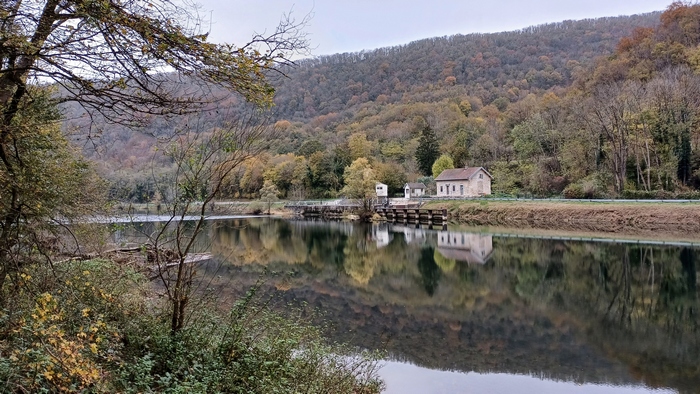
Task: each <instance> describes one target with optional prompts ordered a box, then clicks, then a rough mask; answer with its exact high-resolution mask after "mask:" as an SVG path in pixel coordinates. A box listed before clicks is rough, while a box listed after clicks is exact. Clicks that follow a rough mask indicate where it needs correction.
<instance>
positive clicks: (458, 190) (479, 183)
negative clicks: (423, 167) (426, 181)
mask: <svg viewBox="0 0 700 394" xmlns="http://www.w3.org/2000/svg"><path fill="white" fill-rule="evenodd" d="M492 180H493V177H492V176H491V174H489V173H488V172H487V171H486V170H485V169H484V168H483V167H465V168H453V169H449V170H445V171H443V172H442V173H440V175H438V177H437V178H435V184H436V187H437V196H438V197H479V196H486V195H489V194H491V181H492Z"/></svg>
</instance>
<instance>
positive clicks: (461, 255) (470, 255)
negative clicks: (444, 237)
mask: <svg viewBox="0 0 700 394" xmlns="http://www.w3.org/2000/svg"><path fill="white" fill-rule="evenodd" d="M437 251H438V252H440V254H441V255H443V257H445V258H446V259H451V260H456V261H465V262H467V263H469V264H486V262H487V261H488V260H489V258H491V253H489V254H487V255H486V256H483V257H482V256H479V255H478V254H477V253H474V251H473V250H471V249H456V248H445V247H442V246H440V247H438V248H437Z"/></svg>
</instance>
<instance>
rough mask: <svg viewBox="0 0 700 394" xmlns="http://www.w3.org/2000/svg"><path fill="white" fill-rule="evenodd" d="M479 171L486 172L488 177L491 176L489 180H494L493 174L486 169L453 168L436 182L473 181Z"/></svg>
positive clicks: (441, 174)
mask: <svg viewBox="0 0 700 394" xmlns="http://www.w3.org/2000/svg"><path fill="white" fill-rule="evenodd" d="M479 170H482V171H484V173H485V174H486V175H488V176H489V178H491V179H493V177H492V176H491V174H489V172H488V171H486V170H485V169H484V167H464V168H452V169H449V170H445V171H443V172H441V173H440V175H438V177H437V178H435V180H436V181H460V180H464V179H471V178H472V177H473V176H474V175H476V174H477V173H478V172H479Z"/></svg>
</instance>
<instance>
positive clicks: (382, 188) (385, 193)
mask: <svg viewBox="0 0 700 394" xmlns="http://www.w3.org/2000/svg"><path fill="white" fill-rule="evenodd" d="M374 189H375V191H376V192H377V197H378V198H381V197H389V187H388V186H387V185H385V184H383V183H379V182H377V184H376V185H374Z"/></svg>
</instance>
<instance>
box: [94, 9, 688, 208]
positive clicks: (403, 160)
mask: <svg viewBox="0 0 700 394" xmlns="http://www.w3.org/2000/svg"><path fill="white" fill-rule="evenodd" d="M699 10H700V6H697V5H686V4H683V3H673V4H672V5H670V6H669V8H668V9H667V10H666V11H665V12H663V13H652V14H644V15H636V16H628V17H616V18H602V19H595V20H584V21H566V22H561V23H556V24H549V25H542V26H536V27H531V28H527V29H523V30H521V31H516V32H507V33H497V34H471V35H466V36H461V35H458V36H452V37H443V38H432V39H426V40H420V41H416V42H412V43H409V44H406V45H403V46H398V47H391V48H381V49H377V50H373V51H368V52H360V53H346V54H337V55H331V56H323V57H320V58H316V59H308V60H302V61H300V62H299V63H298V64H297V65H296V67H294V68H288V69H285V70H283V72H284V74H285V75H284V76H280V77H279V78H277V79H276V81H275V87H276V95H275V106H274V108H273V113H274V114H273V115H272V117H271V121H272V122H274V126H275V128H276V129H277V130H279V131H280V134H279V137H278V138H275V139H274V140H272V141H268V143H269V149H267V150H266V151H265V152H263V153H262V154H260V155H258V156H256V157H254V158H252V159H250V160H248V161H247V162H246V163H244V164H243V165H242V166H241V168H240V171H238V172H236V173H234V174H233V175H232V176H231V178H230V179H229V180H228V183H227V185H226V188H225V190H224V192H225V193H224V195H223V196H222V197H223V198H239V197H243V198H256V197H258V193H259V191H260V189H261V188H262V187H263V184H264V183H265V182H268V184H270V185H274V186H275V188H276V189H277V191H278V194H279V196H280V197H286V198H311V197H312V198H319V197H335V196H339V195H346V196H353V197H361V196H362V195H363V194H367V193H369V190H352V189H353V188H352V187H349V186H348V185H346V183H345V178H346V177H347V176H352V174H351V173H350V172H352V171H354V172H356V173H358V172H361V173H362V174H363V175H362V176H364V177H368V178H371V180H372V181H374V180H376V181H381V182H384V183H386V184H388V185H389V187H390V193H392V194H393V193H398V192H400V189H401V187H402V186H403V184H404V183H405V182H406V181H414V180H420V181H423V182H427V183H430V182H431V178H430V177H431V176H433V175H437V174H432V168H431V167H432V163H433V162H435V161H436V160H437V159H438V157H440V156H445V157H444V158H443V160H442V161H441V162H442V164H441V166H442V167H441V168H444V165H447V166H448V167H449V166H452V165H454V166H464V165H470V166H484V167H485V168H487V169H488V170H489V171H490V172H491V173H492V174H493V175H494V177H495V180H494V185H493V189H494V191H495V192H496V193H503V194H521V195H522V194H525V195H538V196H552V195H564V196H566V197H572V198H581V197H600V196H634V197H645V196H661V197H668V196H693V195H694V193H695V192H694V190H695V189H696V188H697V187H698V186H700V172H698V170H699V169H700V155H696V154H695V152H696V149H697V147H698V143H700V134H699V133H697V132H696V126H697V115H698V111H700V80H699V78H698V76H697V73H696V71H697V70H698V69H699V65H700V51H699V50H698V48H697V45H698V43H700V17H699V15H700V12H699ZM240 102H241V100H237V99H236V98H233V97H232V98H228V99H227V101H220V102H219V106H220V107H227V108H226V110H225V111H223V110H219V112H215V113H214V114H207V115H205V116H204V117H200V118H196V117H194V115H188V116H187V117H180V118H178V119H175V120H174V123H164V122H162V121H159V123H158V124H153V125H151V127H150V128H147V129H146V130H145V132H144V131H132V130H127V129H122V130H120V131H118V132H115V129H111V128H110V127H105V129H104V130H103V131H102V134H101V136H102V138H103V140H106V141H108V143H107V144H104V143H103V144H101V146H102V147H106V148H105V149H104V150H103V151H102V152H101V153H100V154H99V155H94V154H93V155H92V156H93V157H95V158H98V159H99V160H100V161H102V162H103V163H104V164H105V165H104V166H103V169H104V171H103V173H104V174H105V175H106V176H107V177H108V178H110V179H111V180H112V181H113V185H114V186H113V187H112V197H114V198H116V199H121V200H131V201H148V200H152V199H154V198H164V199H167V198H168V192H167V190H158V191H157V190H156V189H159V187H158V186H156V182H155V178H157V177H161V178H167V177H168V166H169V164H168V161H167V160H164V159H158V157H159V156H158V154H157V152H156V153H155V154H154V146H155V145H156V139H155V137H154V135H155V136H158V135H160V133H161V132H163V131H164V130H165V131H172V130H173V129H175V128H179V127H189V128H192V127H194V126H193V125H196V127H197V128H201V129H203V130H206V129H207V128H211V127H215V126H216V125H218V124H220V122H223V121H224V118H225V117H224V116H223V115H222V114H223V113H224V112H233V113H239V112H240V111H239V108H240V104H239V103H240ZM222 103H223V104H224V105H222ZM154 157H155V158H156V159H157V160H155V161H153V160H152V158H154ZM417 157H420V160H418V159H417ZM362 158H364V159H366V162H365V161H361V162H357V164H356V165H355V166H353V167H350V164H351V163H353V162H355V161H356V160H358V159H362ZM115 163H118V164H117V165H115ZM445 163H446V164H445ZM154 166H155V168H156V171H155V172H154V171H153V167H154ZM116 168H118V170H115V169H116ZM348 171H350V172H348ZM154 173H155V174H158V175H156V176H154ZM367 184H371V182H367Z"/></svg>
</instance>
